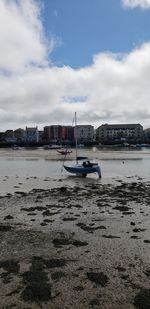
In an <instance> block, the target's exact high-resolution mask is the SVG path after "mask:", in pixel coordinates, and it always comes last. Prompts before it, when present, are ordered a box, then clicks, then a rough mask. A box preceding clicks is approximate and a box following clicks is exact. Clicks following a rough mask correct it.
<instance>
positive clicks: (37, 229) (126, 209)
mask: <svg viewBox="0 0 150 309" xmlns="http://www.w3.org/2000/svg"><path fill="white" fill-rule="evenodd" d="M0 240H1V241H0V285H1V289H0V308H7V309H8V308H21V309H22V308H24V309H25V308H27V309H32V308H46V309H47V308H52V309H53V308H54V309H57V308H58V309H62V308H67V309H70V308H72V309H76V308H79V309H80V308H81V309H82V308H83V309H84V308H85V309H86V308H101V309H103V308H105V309H133V308H140V309H148V308H150V259H149V257H150V183H148V182H143V181H142V179H139V180H138V181H132V179H130V182H124V181H121V180H119V181H118V182H117V181H116V183H112V184H102V183H93V184H92V183H90V182H89V183H88V181H86V183H85V184H84V183H83V182H82V183H81V185H80V182H79V185H74V186H72V187H71V186H69V185H63V183H62V185H60V186H59V187H55V188H50V189H32V190H31V191H30V192H28V193H27V192H23V191H16V192H15V193H14V194H6V195H5V196H1V197H0Z"/></svg>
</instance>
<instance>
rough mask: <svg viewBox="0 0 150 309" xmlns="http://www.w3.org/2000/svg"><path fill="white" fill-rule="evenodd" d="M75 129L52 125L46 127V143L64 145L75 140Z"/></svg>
mask: <svg viewBox="0 0 150 309" xmlns="http://www.w3.org/2000/svg"><path fill="white" fill-rule="evenodd" d="M73 132H74V131H73V127H71V126H62V125H51V126H45V127H44V140H45V141H46V142H53V143H62V142H67V141H72V140H73Z"/></svg>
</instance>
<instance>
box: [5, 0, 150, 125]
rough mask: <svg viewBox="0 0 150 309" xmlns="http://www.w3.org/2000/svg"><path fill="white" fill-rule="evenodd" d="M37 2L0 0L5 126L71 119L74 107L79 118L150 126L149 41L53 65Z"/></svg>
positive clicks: (86, 121) (98, 122)
mask: <svg viewBox="0 0 150 309" xmlns="http://www.w3.org/2000/svg"><path fill="white" fill-rule="evenodd" d="M20 3H21V4H20ZM37 3H38V2H37V1H31V0H24V1H15V0H11V1H8V0H5V1H4V0H1V2H0V17H1V18H0V23H1V27H0V31H1V33H0V44H1V47H2V48H1V49H0V130H2V131H3V130H6V129H16V128H18V127H22V128H24V127H25V126H26V125H27V126H35V125H38V127H39V129H42V128H43V127H44V126H45V125H50V124H67V125H71V124H72V119H73V117H74V112H75V111H77V116H78V123H79V124H93V125H94V126H95V127H98V126H99V125H101V124H102V123H106V122H107V123H138V122H140V123H141V124H143V125H144V126H145V127H147V126H149V115H150V104H149V102H150V87H149V80H150V56H149V55H150V43H145V44H143V45H141V46H140V47H138V48H135V49H134V50H133V51H132V52H130V53H129V54H122V55H120V54H112V53H99V54H97V55H95V56H94V57H93V62H92V63H91V65H89V66H87V67H83V68H80V69H73V68H71V67H69V66H62V67H57V66H55V65H52V64H51V65H49V63H48V61H47V59H48V48H47V41H46V40H45V37H44V31H43V28H42V23H41V17H40V9H41V8H40V7H39V5H37ZM1 11H2V12H3V14H2V13H1ZM2 20H3V21H2ZM9 22H10V24H9ZM13 22H14V29H13ZM2 25H3V26H4V25H6V27H4V28H6V29H3V31H2ZM11 28H12V29H11ZM52 42H53V39H52ZM53 48H54V46H53V44H52V49H53Z"/></svg>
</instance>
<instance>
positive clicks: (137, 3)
mask: <svg viewBox="0 0 150 309" xmlns="http://www.w3.org/2000/svg"><path fill="white" fill-rule="evenodd" d="M122 3H123V5H124V7H129V8H135V7H141V8H142V9H149V8H150V0H122Z"/></svg>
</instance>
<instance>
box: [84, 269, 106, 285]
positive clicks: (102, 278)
mask: <svg viewBox="0 0 150 309" xmlns="http://www.w3.org/2000/svg"><path fill="white" fill-rule="evenodd" d="M87 277H88V279H89V280H90V281H92V282H95V283H96V284H98V285H100V286H102V287H104V286H106V285H107V283H108V277H107V276H106V275H105V274H104V273H103V272H100V273H98V272H96V273H95V272H89V273H87Z"/></svg>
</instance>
